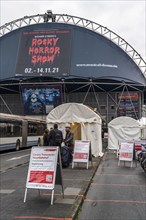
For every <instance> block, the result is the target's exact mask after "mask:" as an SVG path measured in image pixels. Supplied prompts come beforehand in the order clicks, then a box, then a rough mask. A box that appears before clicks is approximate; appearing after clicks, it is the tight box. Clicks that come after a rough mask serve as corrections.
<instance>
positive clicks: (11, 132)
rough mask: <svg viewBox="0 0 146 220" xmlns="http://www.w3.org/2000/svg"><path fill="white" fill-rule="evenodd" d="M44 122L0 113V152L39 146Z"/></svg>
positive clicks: (44, 125) (44, 127)
mask: <svg viewBox="0 0 146 220" xmlns="http://www.w3.org/2000/svg"><path fill="white" fill-rule="evenodd" d="M46 127H47V126H46V121H45V120H43V119H37V118H31V117H26V116H17V115H11V114H4V113H0V152H2V151H5V150H12V149H15V150H17V151H18V150H20V149H21V148H27V147H31V146H35V145H40V142H41V140H42V136H43V133H44V130H45V129H46Z"/></svg>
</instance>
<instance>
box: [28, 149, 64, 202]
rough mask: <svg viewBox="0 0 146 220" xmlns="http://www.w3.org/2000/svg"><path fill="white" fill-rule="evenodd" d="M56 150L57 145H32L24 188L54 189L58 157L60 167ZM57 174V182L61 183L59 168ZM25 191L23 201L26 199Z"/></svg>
mask: <svg viewBox="0 0 146 220" xmlns="http://www.w3.org/2000/svg"><path fill="white" fill-rule="evenodd" d="M58 152H59V151H58V147H32V149H31V156H30V162H29V169H28V175H27V181H26V189H27V188H33V189H49V190H54V187H55V182H56V172H57V161H58V158H59V161H58V162H59V164H60V166H59V169H61V162H60V161H61V160H60V152H59V154H58ZM58 155H59V157H58ZM58 171H59V170H58ZM59 176H60V178H61V180H60V181H59V182H60V184H61V185H62V174H61V170H60V171H59ZM26 193H27V191H26ZM26 193H25V198H24V202H25V200H26ZM53 194H54V192H53ZM52 199H53V198H52ZM51 204H52V202H51Z"/></svg>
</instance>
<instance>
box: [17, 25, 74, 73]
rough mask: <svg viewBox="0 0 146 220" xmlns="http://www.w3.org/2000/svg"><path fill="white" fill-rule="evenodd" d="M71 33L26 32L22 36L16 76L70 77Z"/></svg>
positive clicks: (56, 30)
mask: <svg viewBox="0 0 146 220" xmlns="http://www.w3.org/2000/svg"><path fill="white" fill-rule="evenodd" d="M70 54H71V31H70V30H63V29H54V30H44V31H43V30H38V31H25V32H22V34H21V39H20V44H19V51H18V56H17V64H16V71H15V74H16V76H65V75H69V70H70Z"/></svg>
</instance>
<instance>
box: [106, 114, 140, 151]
mask: <svg viewBox="0 0 146 220" xmlns="http://www.w3.org/2000/svg"><path fill="white" fill-rule="evenodd" d="M140 136H141V132H140V125H139V123H138V121H136V120H135V119H133V118H130V117H126V116H123V117H118V118H115V119H113V120H112V121H111V122H110V123H109V124H108V149H118V141H120V140H137V139H139V138H140Z"/></svg>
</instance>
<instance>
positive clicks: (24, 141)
mask: <svg viewBox="0 0 146 220" xmlns="http://www.w3.org/2000/svg"><path fill="white" fill-rule="evenodd" d="M27 136H28V121H26V120H23V121H22V147H27Z"/></svg>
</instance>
